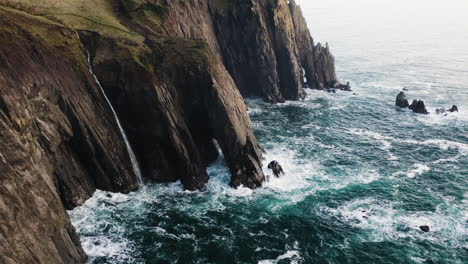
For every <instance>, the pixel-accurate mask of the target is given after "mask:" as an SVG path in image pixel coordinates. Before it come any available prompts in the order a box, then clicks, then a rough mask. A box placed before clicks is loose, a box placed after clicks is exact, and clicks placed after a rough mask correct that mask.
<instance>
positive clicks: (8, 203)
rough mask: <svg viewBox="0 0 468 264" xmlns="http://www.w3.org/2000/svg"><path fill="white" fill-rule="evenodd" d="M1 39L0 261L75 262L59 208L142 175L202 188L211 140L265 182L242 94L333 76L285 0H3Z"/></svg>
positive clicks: (268, 96) (285, 94) (274, 94)
mask: <svg viewBox="0 0 468 264" xmlns="http://www.w3.org/2000/svg"><path fill="white" fill-rule="evenodd" d="M75 32H78V35H77V34H76V33H75ZM0 44H1V45H0V181H1V184H0V216H1V217H0V241H1V243H2V244H1V247H0V262H1V263H83V262H84V261H86V256H85V254H84V252H83V250H82V248H81V246H80V242H79V238H78V236H77V234H76V232H75V230H74V228H73V226H72V225H71V224H70V221H69V219H68V215H67V213H66V209H72V208H74V207H76V206H78V205H81V204H82V203H83V202H85V201H86V200H87V199H88V198H89V197H91V196H92V195H93V193H94V191H95V190H96V189H101V190H106V191H112V192H123V193H128V192H130V191H133V190H136V189H137V188H138V186H139V184H141V183H142V182H143V178H144V179H145V180H151V181H156V182H173V181H177V180H180V181H181V182H182V184H183V185H184V187H185V188H186V189H189V190H203V187H204V185H205V184H206V182H207V181H208V175H207V172H206V168H207V166H208V165H209V164H210V163H212V162H213V161H215V160H216V159H217V157H218V155H219V154H218V150H217V147H216V145H215V141H216V142H217V143H218V144H219V147H220V148H221V150H222V152H223V154H224V158H225V160H226V163H227V165H228V166H229V169H230V172H231V174H232V177H231V185H232V186H233V187H237V186H239V185H243V186H246V187H250V188H257V187H260V186H261V185H262V182H263V181H264V178H265V177H264V175H263V172H262V163H261V159H262V157H261V155H262V149H261V147H260V146H259V144H258V143H257V140H256V138H255V136H254V134H253V132H252V129H251V121H250V119H249V116H248V115H247V107H246V105H245V103H244V100H243V97H249V96H258V97H261V98H263V99H265V100H267V101H269V102H272V103H278V102H283V101H284V100H298V99H301V98H303V97H304V96H305V93H304V90H303V87H304V86H309V87H311V88H317V89H320V88H327V87H332V86H335V85H336V84H337V83H338V82H337V79H336V74H335V69H334V58H333V56H332V55H331V53H330V50H329V48H328V45H327V46H326V47H325V48H324V47H322V46H321V45H320V44H317V45H315V44H314V41H313V39H312V37H311V36H310V33H309V30H308V29H307V26H306V23H305V20H304V18H303V17H302V13H301V10H300V8H299V7H298V6H297V5H296V3H295V2H294V1H289V3H287V1H286V0H276V1H271V0H192V1H164V0H103V1H94V0H63V1H54V0H37V1H30V0H0ZM82 44H83V45H82ZM87 51H89V53H88V54H89V55H88V56H86V52H87ZM138 164H139V165H138ZM140 168H141V173H140Z"/></svg>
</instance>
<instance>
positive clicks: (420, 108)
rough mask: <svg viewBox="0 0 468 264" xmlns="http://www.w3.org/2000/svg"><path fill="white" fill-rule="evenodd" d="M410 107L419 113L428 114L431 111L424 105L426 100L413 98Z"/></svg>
mask: <svg viewBox="0 0 468 264" xmlns="http://www.w3.org/2000/svg"><path fill="white" fill-rule="evenodd" d="M409 109H411V110H413V112H415V113H418V114H428V113H429V112H428V111H427V109H426V106H425V105H424V101H422V100H413V103H411V105H410V106H409Z"/></svg>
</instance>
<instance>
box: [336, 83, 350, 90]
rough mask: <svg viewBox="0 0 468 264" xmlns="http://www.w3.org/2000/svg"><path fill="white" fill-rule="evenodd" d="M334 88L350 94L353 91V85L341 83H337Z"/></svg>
mask: <svg viewBox="0 0 468 264" xmlns="http://www.w3.org/2000/svg"><path fill="white" fill-rule="evenodd" d="M333 88H335V89H340V90H342V91H348V92H350V91H351V85H350V84H349V82H348V83H346V84H342V83H339V82H336V83H335V84H334V85H333Z"/></svg>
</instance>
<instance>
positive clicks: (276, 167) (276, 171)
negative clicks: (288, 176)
mask: <svg viewBox="0 0 468 264" xmlns="http://www.w3.org/2000/svg"><path fill="white" fill-rule="evenodd" d="M268 168H269V169H271V170H272V171H273V175H275V176H276V177H277V178H279V176H280V175H284V171H283V167H281V165H280V164H279V162H278V161H276V160H274V161H272V162H270V164H268Z"/></svg>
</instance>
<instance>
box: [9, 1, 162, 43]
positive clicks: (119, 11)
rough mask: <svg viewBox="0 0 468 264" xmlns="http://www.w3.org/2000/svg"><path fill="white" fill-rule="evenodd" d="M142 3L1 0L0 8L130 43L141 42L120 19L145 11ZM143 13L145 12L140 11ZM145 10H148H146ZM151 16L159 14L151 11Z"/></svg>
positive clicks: (144, 3)
mask: <svg viewBox="0 0 468 264" xmlns="http://www.w3.org/2000/svg"><path fill="white" fill-rule="evenodd" d="M147 4H148V3H147V2H146V1H145V0H99V1H95V0H3V1H2V2H0V5H3V6H6V7H10V8H13V9H17V10H22V11H24V12H26V13H29V14H31V15H35V16H40V17H45V18H48V19H50V20H54V21H57V22H59V23H62V24H64V25H65V26H67V27H71V28H74V29H77V30H89V31H95V32H98V33H100V34H105V35H112V36H120V37H125V38H129V39H140V40H141V38H140V37H139V36H138V34H136V33H135V32H133V31H132V30H131V29H129V28H128V27H127V26H126V25H124V24H125V23H123V21H122V19H121V18H123V17H125V16H126V15H127V16H128V15H129V14H130V13H131V12H133V11H135V10H139V8H141V7H142V6H143V7H145V5H147ZM143 9H145V8H143ZM146 9H150V8H149V7H147V6H146ZM150 12H153V13H154V12H161V11H160V10H156V9H153V10H150Z"/></svg>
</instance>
